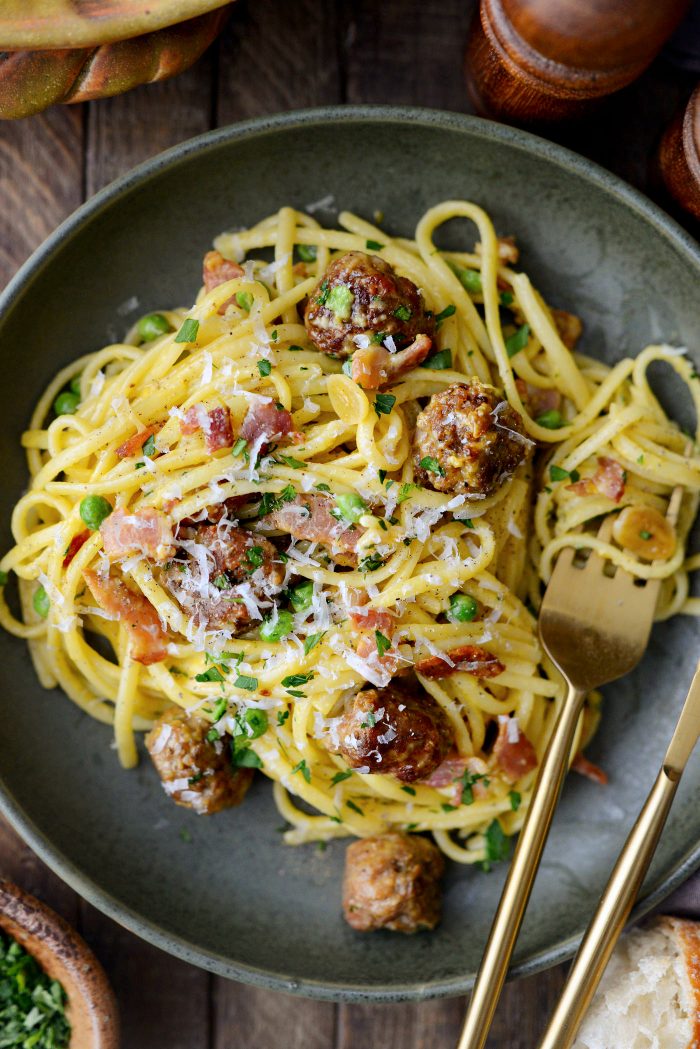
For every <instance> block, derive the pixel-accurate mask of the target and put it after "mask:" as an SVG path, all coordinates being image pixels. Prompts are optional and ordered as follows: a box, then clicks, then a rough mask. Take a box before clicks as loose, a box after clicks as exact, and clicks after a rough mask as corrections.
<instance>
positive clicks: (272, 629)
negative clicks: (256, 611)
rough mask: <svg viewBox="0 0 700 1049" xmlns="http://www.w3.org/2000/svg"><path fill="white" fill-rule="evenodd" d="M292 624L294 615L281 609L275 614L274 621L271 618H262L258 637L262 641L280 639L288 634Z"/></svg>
mask: <svg viewBox="0 0 700 1049" xmlns="http://www.w3.org/2000/svg"><path fill="white" fill-rule="evenodd" d="M293 626H294V616H293V615H292V613H291V612H286V611H282V612H279V613H278V615H277V620H276V622H274V623H273V622H272V619H265V620H263V624H262V626H261V627H260V638H261V640H262V641H281V640H282V638H283V637H286V636H287V634H290V633H291V631H292V627H293Z"/></svg>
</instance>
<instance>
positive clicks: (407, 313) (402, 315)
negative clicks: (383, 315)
mask: <svg viewBox="0 0 700 1049" xmlns="http://www.w3.org/2000/svg"><path fill="white" fill-rule="evenodd" d="M394 316H395V317H396V319H397V320H399V321H410V319H411V317H412V316H413V310H411V308H410V307H409V306H404V305H403V304H402V305H401V306H397V307H396V309H395V310H394Z"/></svg>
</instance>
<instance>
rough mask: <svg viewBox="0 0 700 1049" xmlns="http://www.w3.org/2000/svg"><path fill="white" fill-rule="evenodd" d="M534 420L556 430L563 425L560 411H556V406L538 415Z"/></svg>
mask: <svg viewBox="0 0 700 1049" xmlns="http://www.w3.org/2000/svg"><path fill="white" fill-rule="evenodd" d="M535 422H536V423H539V425H540V426H544V427H546V428H547V429H548V430H558V429H559V427H560V426H563V425H564V420H563V419H562V417H561V412H558V411H557V409H556V408H552V409H550V411H548V412H543V414H542V415H538V416H537V418H536V419H535Z"/></svg>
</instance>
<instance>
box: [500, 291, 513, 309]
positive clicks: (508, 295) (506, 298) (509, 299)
mask: <svg viewBox="0 0 700 1049" xmlns="http://www.w3.org/2000/svg"><path fill="white" fill-rule="evenodd" d="M499 298H500V300H501V306H512V305H513V292H512V291H502V292H501V294H500V296H499Z"/></svg>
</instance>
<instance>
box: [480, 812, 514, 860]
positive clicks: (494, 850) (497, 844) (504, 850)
mask: <svg viewBox="0 0 700 1049" xmlns="http://www.w3.org/2000/svg"><path fill="white" fill-rule="evenodd" d="M484 841H485V845H486V859H485V860H484V862H483V863H482V865H481V866H482V869H483V870H485V871H489V870H491V864H492V863H498V862H499V861H501V860H507V859H508V856H509V855H510V841H509V840H508V838H507V837H506V836H505V834H504V833H503V828H502V827H501V824H500V823H499V822H498V820H493V822H492V823H490V824H489V826H488V828H487V830H486V833H485V835H484Z"/></svg>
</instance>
